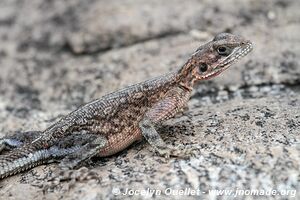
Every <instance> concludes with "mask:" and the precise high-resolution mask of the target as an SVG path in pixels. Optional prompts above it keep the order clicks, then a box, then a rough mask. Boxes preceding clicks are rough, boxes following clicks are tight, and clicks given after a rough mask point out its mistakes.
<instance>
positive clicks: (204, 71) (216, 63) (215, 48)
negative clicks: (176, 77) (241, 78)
mask: <svg viewBox="0 0 300 200" xmlns="http://www.w3.org/2000/svg"><path fill="white" fill-rule="evenodd" d="M251 50H252V43H251V42H250V41H249V40H245V39H244V38H242V37H240V36H237V35H233V34H230V33H220V34H218V35H216V36H215V38H214V39H213V40H212V41H211V42H208V43H207V44H205V45H203V46H201V47H199V48H198V49H197V50H196V52H195V53H194V54H193V55H192V57H191V58H190V59H189V61H188V62H187V63H186V64H185V65H184V66H183V68H182V69H181V71H180V73H181V74H182V75H183V76H185V77H190V78H191V79H192V82H194V81H196V80H203V79H209V78H211V77H214V76H216V75H218V74H220V73H221V72H222V71H224V70H225V69H227V68H228V67H229V66H231V65H232V64H233V63H234V62H235V61H237V60H239V59H240V58H241V57H243V56H245V55H247V54H248V53H249V52H250V51H251Z"/></svg>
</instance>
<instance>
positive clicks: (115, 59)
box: [0, 0, 300, 200]
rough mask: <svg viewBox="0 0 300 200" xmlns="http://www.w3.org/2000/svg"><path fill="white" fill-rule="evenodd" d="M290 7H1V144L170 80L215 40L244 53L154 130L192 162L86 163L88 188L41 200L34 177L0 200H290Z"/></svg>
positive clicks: (128, 0)
mask: <svg viewBox="0 0 300 200" xmlns="http://www.w3.org/2000/svg"><path fill="white" fill-rule="evenodd" d="M299 8H300V2H299V1H296V0H274V1H268V0H263V1H255V0H244V1H239V0H228V1H226V4H225V3H224V1H221V0H215V1H209V0H191V1H187V2H186V3H182V1H180V0H166V1H161V0H151V1H148V0H140V1H134V0H115V1H106V0H104V1H95V0H86V1H81V0H72V1H71V0H68V1H58V0H53V1H40V0H2V1H1V2H0V27H1V28H0V41H1V45H0V66H1V73H0V94H1V95H0V122H1V123H0V137H3V136H5V135H9V134H13V133H14V132H16V131H28V130H43V129H45V128H46V127H47V126H49V125H50V124H52V123H53V122H54V121H56V120H57V119H59V117H60V116H62V115H64V114H67V113H68V112H70V111H72V110H73V109H75V108H76V107H77V106H79V105H81V104H83V103H85V102H88V101H90V100H92V99H95V98H99V97H101V96H102V95H104V94H106V93H108V92H111V91H114V90H116V89H118V88H121V87H124V86H126V85H129V84H132V83H136V82H140V81H143V80H146V79H148V78H150V77H154V76H157V75H160V74H162V73H165V72H168V71H170V70H172V69H175V68H176V67H178V66H180V65H182V64H183V62H185V60H186V59H187V58H188V56H189V55H190V54H191V53H192V52H193V51H194V50H195V49H196V48H197V46H199V44H202V43H205V42H206V41H208V40H210V39H211V38H212V37H213V36H214V34H216V33H218V32H223V31H227V32H233V33H236V34H240V35H243V36H244V37H247V38H249V39H251V40H252V41H253V42H254V43H255V49H254V51H253V53H252V54H251V55H249V56H247V57H246V58H245V59H244V60H242V61H241V62H239V63H238V64H237V65H235V66H233V67H231V69H229V70H227V71H226V72H224V73H223V74H222V75H221V76H219V77H217V78H215V79H213V80H209V81H203V82H202V83H200V84H199V85H198V86H197V87H196V88H195V91H194V93H193V96H192V98H191V100H190V102H189V109H188V110H187V111H185V112H184V113H183V114H182V115H180V116H178V117H177V118H175V119H172V120H169V121H168V122H167V123H166V124H165V125H164V126H163V127H162V128H161V129H160V132H161V133H162V135H163V137H164V139H165V140H166V142H167V143H170V144H175V145H176V144H186V145H194V146H196V147H197V148H199V154H197V155H196V157H195V158H191V159H189V160H181V159H175V158H174V159H170V160H169V161H166V160H164V159H163V158H160V157H158V156H155V155H154V153H153V152H151V148H150V146H149V145H148V144H146V143H145V142H143V143H141V144H136V145H134V146H132V147H131V148H129V149H128V150H126V151H124V152H122V153H120V154H118V155H116V156H112V157H110V158H105V159H95V160H93V161H94V162H93V163H91V164H89V165H88V166H87V167H88V168H89V170H92V171H93V172H94V173H97V174H98V175H97V176H98V177H99V179H95V178H91V180H76V181H75V183H74V180H73V181H65V182H62V183H61V185H60V187H58V188H55V189H54V191H47V192H46V193H45V194H44V193H43V190H42V189H41V188H39V187H37V186H36V184H35V183H36V182H37V181H39V180H40V179H42V178H43V177H44V176H46V175H48V174H49V173H51V172H52V171H55V170H57V168H58V167H57V165H56V164H52V165H47V166H40V167H36V168H34V169H32V170H30V171H28V172H24V173H22V174H19V175H16V176H13V177H10V178H7V179H5V180H2V181H1V182H0V194H1V195H0V199H41V197H42V199H50V200H51V199H123V198H128V199H129V198H132V197H133V198H135V199H143V198H144V197H145V196H141V195H134V196H129V195H127V196H123V195H114V192H115V193H117V192H118V191H121V192H125V191H126V189H129V190H131V189H132V190H136V191H139V190H143V189H146V190H147V189H148V188H149V189H151V190H156V191H162V193H164V192H169V191H170V190H166V189H167V188H171V189H172V191H173V192H176V190H180V189H183V190H184V189H185V188H191V189H200V191H201V192H200V193H199V195H189V196H187V195H184V196H180V195H175V194H174V195H166V194H161V195H159V194H157V195H154V196H151V195H148V196H146V197H148V198H150V197H152V198H157V199H162V198H164V199H171V198H172V199H182V198H184V199H199V198H200V199H201V198H205V199H218V198H220V197H221V198H223V199H226V198H227V199H228V198H229V199H231V198H232V197H233V196H217V194H208V192H209V190H210V189H231V190H233V191H234V192H235V191H236V190H237V189H259V190H265V191H268V190H270V189H274V190H277V191H281V192H285V191H286V190H289V191H290V192H291V191H294V190H297V193H296V194H294V193H292V194H291V193H290V195H275V196H270V195H269V196H268V195H266V196H264V197H263V198H265V199H273V198H275V199H288V198H292V197H293V196H295V197H294V198H295V199H297V197H298V199H299V198H300V184H299V182H300V173H299V172H300V128H299V127H300V46H299V42H300V38H299V32H300V24H299V21H300V13H299ZM175 133H176V134H175ZM87 176H88V175H87ZM40 181H41V182H43V181H42V180H40ZM68 187H70V189H69V190H67V188H68ZM254 197H255V196H245V195H240V196H238V199H245V198H248V199H252V198H254Z"/></svg>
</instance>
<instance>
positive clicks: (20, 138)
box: [0, 131, 42, 152]
mask: <svg viewBox="0 0 300 200" xmlns="http://www.w3.org/2000/svg"><path fill="white" fill-rule="evenodd" d="M41 133H42V132H41V131H27V132H17V133H15V134H14V135H12V136H7V137H4V138H1V139H0V152H1V151H3V150H10V149H13V148H18V147H21V146H23V145H24V144H25V143H30V142H32V141H33V140H35V139H36V138H38V137H39V136H40V135H41Z"/></svg>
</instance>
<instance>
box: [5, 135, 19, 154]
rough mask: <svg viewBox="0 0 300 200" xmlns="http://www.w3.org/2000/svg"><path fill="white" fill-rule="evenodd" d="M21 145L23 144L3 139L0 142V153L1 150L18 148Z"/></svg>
mask: <svg viewBox="0 0 300 200" xmlns="http://www.w3.org/2000/svg"><path fill="white" fill-rule="evenodd" d="M22 145H23V142H21V141H20V140H17V139H8V138H7V139H6V138H3V139H1V140H0V152H1V151H3V150H7V149H12V148H16V147H20V146H22Z"/></svg>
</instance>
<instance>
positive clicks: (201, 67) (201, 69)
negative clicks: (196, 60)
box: [199, 63, 208, 72]
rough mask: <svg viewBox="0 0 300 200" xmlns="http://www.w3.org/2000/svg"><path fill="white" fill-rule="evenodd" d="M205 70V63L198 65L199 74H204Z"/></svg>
mask: <svg viewBox="0 0 300 200" xmlns="http://www.w3.org/2000/svg"><path fill="white" fill-rule="evenodd" d="M207 69H208V67H207V64H205V63H201V64H200V67H199V70H200V71H201V72H206V71H207Z"/></svg>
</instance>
